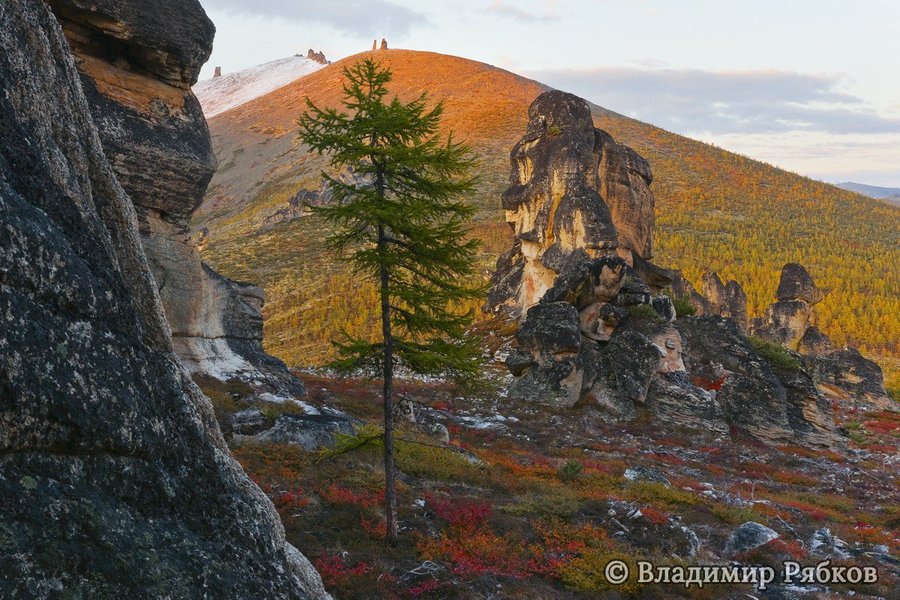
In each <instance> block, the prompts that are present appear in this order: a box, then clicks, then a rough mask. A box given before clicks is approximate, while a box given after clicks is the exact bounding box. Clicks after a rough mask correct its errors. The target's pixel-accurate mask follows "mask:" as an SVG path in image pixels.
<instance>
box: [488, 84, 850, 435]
mask: <svg viewBox="0 0 900 600" xmlns="http://www.w3.org/2000/svg"><path fill="white" fill-rule="evenodd" d="M511 161H512V166H513V169H512V175H511V178H510V186H509V189H507V191H506V192H505V193H504V194H503V198H502V203H503V208H504V209H505V210H506V215H507V221H508V222H509V223H510V225H511V226H512V227H513V230H514V232H515V242H514V245H513V247H512V248H511V249H510V251H509V252H507V253H506V254H505V255H503V256H502V257H501V258H500V260H499V261H498V265H497V271H496V273H495V276H494V279H493V286H492V288H491V290H490V293H489V297H488V307H489V308H492V309H495V310H498V309H503V310H505V311H508V312H509V313H511V314H512V315H516V316H518V317H519V318H520V319H521V324H520V325H519V328H518V330H517V332H516V346H517V347H516V349H515V350H514V351H512V352H511V353H510V354H509V355H508V357H507V366H508V368H509V370H510V372H511V373H512V374H513V375H514V376H516V379H515V380H514V381H513V383H512V384H511V385H510V388H509V397H510V398H512V399H521V400H525V401H529V402H536V403H542V404H545V405H548V406H550V407H552V408H553V409H556V410H567V409H572V408H574V407H578V408H580V409H583V410H586V411H588V412H590V413H591V415H592V416H597V417H599V418H601V419H604V420H612V421H625V420H631V419H635V418H637V417H638V416H640V415H642V414H649V415H652V416H653V417H655V418H656V419H657V420H658V422H659V423H661V424H663V426H667V427H689V428H693V429H698V430H705V431H708V432H713V433H717V434H720V435H728V434H729V432H730V431H734V432H743V433H745V434H748V435H751V436H753V437H755V438H757V439H759V440H761V441H764V442H767V443H772V444H786V443H797V444H803V445H814V446H830V445H833V444H834V443H835V438H834V433H833V429H834V424H833V420H832V416H831V408H830V404H829V403H828V402H827V401H825V399H824V398H823V397H822V396H821V395H820V394H819V393H818V391H817V390H816V387H815V385H814V383H813V380H812V379H811V377H810V375H809V373H807V372H806V371H804V370H802V369H797V370H796V372H795V371H793V370H790V369H786V368H784V367H778V366H775V365H772V364H770V363H769V362H768V361H767V360H766V359H764V358H763V357H761V356H760V355H759V354H758V353H757V352H756V351H755V350H754V348H753V346H752V345H751V343H750V341H749V340H748V339H747V337H746V335H745V332H746V329H747V325H748V323H747V297H746V295H745V294H744V292H743V290H742V289H741V286H740V285H739V284H738V283H737V282H735V281H729V282H728V283H727V284H723V283H722V282H721V280H720V279H719V277H718V276H717V275H716V274H715V273H707V274H706V276H704V279H703V289H704V292H705V294H706V297H704V296H703V295H701V294H699V293H697V292H696V291H695V290H694V289H693V287H692V286H691V285H690V283H689V282H687V281H686V280H685V279H684V278H683V277H682V276H681V274H680V273H678V272H669V271H665V270H663V269H660V268H659V267H656V266H655V265H653V264H652V263H650V262H649V258H650V256H651V251H652V238H651V233H652V225H653V195H652V193H651V192H650V189H649V185H650V183H651V182H652V177H651V174H650V167H649V165H648V164H647V162H646V161H645V160H643V159H642V158H641V157H640V156H638V155H637V154H636V153H634V152H633V151H632V150H630V149H628V148H626V147H624V146H621V145H619V144H616V143H615V142H613V141H612V138H611V137H610V136H609V135H608V134H606V133H605V132H602V131H600V130H597V129H595V128H594V126H593V120H592V117H591V112H590V109H589V107H588V105H587V103H585V102H584V100H581V99H580V98H577V97H576V96H573V95H571V94H565V93H562V92H556V91H553V92H547V93H545V94H542V95H541V96H540V97H538V99H537V100H535V102H534V103H533V104H532V105H531V107H530V108H529V122H528V128H527V131H526V133H525V136H524V137H523V138H522V140H521V141H520V142H519V143H518V144H517V145H516V146H515V147H514V148H513V150H512V153H511ZM664 287H671V288H672V289H673V291H674V293H675V295H676V296H678V297H686V298H687V299H688V301H689V302H691V303H696V306H697V307H698V313H699V314H700V315H705V316H698V317H689V318H683V319H677V320H676V314H675V309H674V304H673V302H672V301H671V299H670V298H669V297H668V296H666V295H663V294H660V293H659V291H660V290H661V289H662V288H664ZM797 289H801V290H802V291H801V292H799V293H802V294H804V297H806V296H809V295H810V292H809V290H808V289H807V288H803V286H800V287H798V288H797ZM786 293H794V292H786Z"/></svg>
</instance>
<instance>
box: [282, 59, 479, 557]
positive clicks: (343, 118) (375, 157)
mask: <svg viewBox="0 0 900 600" xmlns="http://www.w3.org/2000/svg"><path fill="white" fill-rule="evenodd" d="M344 77H345V78H346V83H345V84H344V100H343V105H344V110H341V111H339V110H337V109H333V108H326V109H321V108H319V107H317V106H315V105H314V104H313V103H312V102H311V101H309V100H307V106H308V111H307V112H306V114H305V115H304V116H303V117H302V118H301V119H300V122H299V125H300V138H301V140H302V141H303V142H304V143H306V144H307V145H309V147H310V148H311V149H312V150H313V151H315V152H318V153H320V154H327V155H329V156H330V159H331V167H332V168H333V169H334V170H335V174H328V173H323V174H322V176H323V177H324V178H325V180H326V182H327V184H328V186H329V187H330V189H331V192H332V197H333V201H332V202H330V203H329V204H327V205H325V206H322V207H314V208H313V210H314V211H315V212H316V213H318V214H319V215H320V216H322V217H323V218H324V219H325V221H327V222H328V223H329V224H330V225H331V226H332V228H333V229H332V232H331V233H330V234H329V236H328V239H327V243H328V245H329V246H330V247H331V248H333V249H334V250H335V251H337V252H338V253H340V254H341V256H343V257H344V258H346V259H347V260H348V261H349V263H350V264H351V266H352V268H353V270H354V272H355V273H356V274H358V275H361V276H363V277H367V278H369V279H370V280H372V281H373V282H375V283H376V285H378V288H379V301H380V309H381V335H380V336H379V337H380V339H378V340H376V341H372V340H370V339H358V338H357V339H354V338H349V337H347V338H346V339H344V340H340V341H335V344H336V345H337V346H338V349H339V351H340V356H341V359H340V360H339V361H337V362H336V363H335V365H334V366H336V367H338V368H340V369H344V370H351V371H352V370H363V371H366V372H368V373H371V374H380V375H381V376H382V378H383V380H384V421H385V423H384V437H385V440H384V451H385V479H386V482H385V486H386V494H385V495H386V498H387V524H388V534H387V535H388V541H389V542H390V543H395V542H396V538H397V523H396V518H395V517H396V498H395V494H394V466H393V439H392V432H393V423H392V410H391V409H392V403H391V395H392V381H393V375H394V369H395V367H396V366H398V365H402V366H403V367H405V368H407V369H409V370H410V371H412V372H414V373H420V374H432V375H435V374H441V375H447V376H451V377H453V378H455V379H457V380H459V381H466V380H470V379H472V378H473V377H474V376H476V374H477V373H478V372H479V366H480V364H479V355H480V353H479V349H478V348H477V347H476V345H475V344H474V343H473V341H472V340H471V339H467V338H466V336H465V331H466V327H467V326H468V325H469V324H470V323H471V322H472V319H473V317H474V315H473V314H472V313H471V312H467V313H463V312H462V311H461V310H459V306H460V305H461V304H462V303H463V302H464V301H466V300H471V299H473V298H478V297H480V296H481V295H482V293H483V289H482V288H479V287H473V286H470V285H466V283H465V282H466V281H471V280H472V279H473V275H474V273H473V268H474V265H475V259H476V252H477V250H478V245H479V242H478V241H477V240H475V239H471V238H469V239H467V237H468V236H467V223H468V221H469V219H470V218H471V217H472V215H473V214H474V212H475V209H473V208H472V207H471V206H469V205H468V204H467V203H466V202H465V201H464V200H463V198H464V197H465V196H466V194H468V193H470V192H472V190H473V186H474V184H475V179H474V178H473V177H472V176H471V175H470V172H471V170H472V167H473V166H474V158H473V156H472V154H471V152H470V151H469V149H468V148H467V147H466V146H464V145H462V144H458V143H456V142H454V141H453V138H452V135H451V136H448V137H447V138H446V139H443V138H442V137H441V136H440V135H439V134H438V128H439V125H440V120H441V115H442V113H443V105H442V104H441V103H438V104H437V105H436V106H434V107H433V108H431V109H429V108H428V107H427V104H428V99H427V96H426V95H425V94H422V95H421V96H420V97H419V98H418V99H416V100H414V101H412V102H409V103H404V102H401V101H400V100H399V99H398V98H397V97H394V98H393V99H392V100H390V101H388V100H387V99H386V98H387V95H388V89H387V84H388V83H389V82H390V81H391V72H390V70H388V69H383V68H381V67H380V66H379V65H378V63H376V62H375V61H373V60H371V59H366V60H363V61H361V62H359V63H356V64H354V65H353V66H350V67H347V68H345V69H344ZM341 172H345V173H347V172H349V173H351V174H352V177H339V176H338V174H339V173H341ZM351 293H352V291H351Z"/></svg>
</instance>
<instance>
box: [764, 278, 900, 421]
mask: <svg viewBox="0 0 900 600" xmlns="http://www.w3.org/2000/svg"><path fill="white" fill-rule="evenodd" d="M826 295H827V291H825V290H822V289H820V288H819V287H817V286H816V284H815V282H814V281H813V279H812V277H810V275H809V272H807V270H806V269H805V268H804V267H803V266H802V265H798V264H795V263H789V264H786V265H785V266H784V268H783V269H782V271H781V279H780V281H779V283H778V291H777V292H776V294H775V298H776V302H775V303H774V304H772V305H771V306H769V308H768V309H767V310H766V314H765V316H764V317H763V318H761V319H754V320H753V324H752V330H753V333H754V334H755V335H758V336H760V337H762V338H765V339H767V340H769V341H772V342H774V343H777V344H780V345H782V346H784V347H785V348H788V349H789V350H792V351H797V352H799V353H800V354H802V355H804V360H803V363H804V366H805V368H806V370H808V371H809V372H810V373H811V374H812V377H813V380H814V381H815V384H816V386H817V387H818V390H819V392H821V393H822V394H824V395H825V396H826V397H828V398H830V399H832V400H837V401H840V402H849V403H852V404H853V405H854V406H855V407H856V408H861V409H872V408H874V409H885V408H890V407H891V406H893V405H894V403H893V402H892V401H891V399H890V398H889V397H888V395H887V392H886V391H885V387H884V375H883V373H882V371H881V367H879V366H878V364H877V363H875V362H873V361H871V360H869V359H867V358H865V357H864V356H863V355H862V354H860V353H859V351H858V350H856V349H855V348H843V349H839V350H835V349H834V348H833V347H832V344H831V340H830V339H829V338H828V336H827V335H825V334H824V333H822V332H821V331H820V330H819V329H818V328H817V327H816V326H815V325H814V323H815V321H816V319H815V311H814V308H813V307H814V306H815V305H816V304H818V303H819V302H821V301H822V300H823V299H824V298H825V296H826Z"/></svg>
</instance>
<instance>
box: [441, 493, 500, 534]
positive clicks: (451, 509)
mask: <svg viewBox="0 0 900 600" xmlns="http://www.w3.org/2000/svg"><path fill="white" fill-rule="evenodd" d="M425 502H426V506H428V507H430V508H431V510H432V511H434V514H435V515H437V517H438V518H439V519H441V520H443V521H446V522H447V525H449V526H450V527H455V528H459V529H469V530H471V529H476V528H479V527H482V526H483V525H485V524H486V523H487V520H488V518H489V517H490V516H491V513H492V512H493V508H492V507H491V505H490V504H489V503H487V502H479V501H477V500H467V499H465V498H438V497H437V496H435V495H433V494H426V495H425Z"/></svg>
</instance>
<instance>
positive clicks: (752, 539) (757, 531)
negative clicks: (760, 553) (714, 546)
mask: <svg viewBox="0 0 900 600" xmlns="http://www.w3.org/2000/svg"><path fill="white" fill-rule="evenodd" d="M778 537H779V535H778V533H776V532H775V531H774V530H772V529H769V528H768V527H766V526H765V525H760V524H759V523H757V522H755V521H747V522H746V523H744V524H743V525H741V526H739V527H738V528H737V529H735V530H734V531H732V532H731V535H730V536H728V541H727V542H726V543H725V556H726V557H728V558H733V557H735V556H737V555H738V554H743V553H745V552H750V551H751V550H755V549H756V548H759V547H760V546H764V545H766V544H768V543H769V542H771V541H772V540H774V539H777V538H778Z"/></svg>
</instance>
